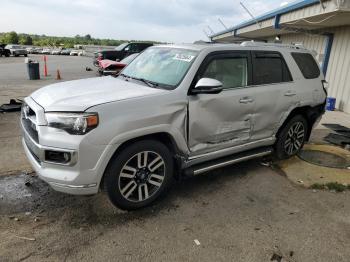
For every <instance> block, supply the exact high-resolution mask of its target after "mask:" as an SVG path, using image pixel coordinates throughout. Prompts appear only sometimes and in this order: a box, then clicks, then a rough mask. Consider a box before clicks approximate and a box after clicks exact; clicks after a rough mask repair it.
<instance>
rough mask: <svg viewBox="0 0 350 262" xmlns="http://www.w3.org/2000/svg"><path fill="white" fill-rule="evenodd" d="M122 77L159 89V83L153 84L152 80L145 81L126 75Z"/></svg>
mask: <svg viewBox="0 0 350 262" xmlns="http://www.w3.org/2000/svg"><path fill="white" fill-rule="evenodd" d="M120 76H122V77H124V78H131V79H134V80H137V81H140V82H142V83H144V84H146V85H147V86H149V87H153V88H158V87H159V84H158V83H156V82H153V81H150V80H146V79H144V78H140V77H134V76H128V75H126V74H120ZM126 80H127V79H126Z"/></svg>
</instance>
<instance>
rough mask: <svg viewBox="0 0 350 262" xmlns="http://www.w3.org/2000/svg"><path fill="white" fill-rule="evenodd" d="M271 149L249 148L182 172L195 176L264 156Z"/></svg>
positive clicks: (270, 151)
mask: <svg viewBox="0 0 350 262" xmlns="http://www.w3.org/2000/svg"><path fill="white" fill-rule="evenodd" d="M272 151H273V149H272V147H262V148H257V149H253V150H249V151H246V152H241V153H237V154H234V155H230V156H226V157H222V158H219V159H215V160H212V161H208V162H205V163H202V164H197V165H194V166H191V167H189V168H187V169H185V170H184V174H185V175H194V176H196V175H199V174H202V173H205V172H208V171H211V170H214V169H217V168H220V167H224V166H228V165H232V164H236V163H239V162H243V161H246V160H249V159H253V158H258V157H262V156H266V155H269V154H271V153H272Z"/></svg>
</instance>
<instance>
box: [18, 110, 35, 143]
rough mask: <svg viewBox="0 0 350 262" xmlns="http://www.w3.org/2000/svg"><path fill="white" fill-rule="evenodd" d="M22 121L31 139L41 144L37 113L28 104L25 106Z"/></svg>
mask: <svg viewBox="0 0 350 262" xmlns="http://www.w3.org/2000/svg"><path fill="white" fill-rule="evenodd" d="M21 121H22V125H23V128H24V129H25V130H26V131H27V133H28V134H29V135H30V137H31V138H32V139H33V140H34V141H35V142H36V143H39V136H38V131H37V130H36V113H35V112H34V111H33V109H31V108H30V107H29V106H28V105H27V104H23V106H22V113H21Z"/></svg>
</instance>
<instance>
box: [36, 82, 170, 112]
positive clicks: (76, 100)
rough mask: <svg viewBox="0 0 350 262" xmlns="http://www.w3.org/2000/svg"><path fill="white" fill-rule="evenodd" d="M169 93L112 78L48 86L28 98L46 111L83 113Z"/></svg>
mask: <svg viewBox="0 0 350 262" xmlns="http://www.w3.org/2000/svg"><path fill="white" fill-rule="evenodd" d="M164 92H168V91H167V90H163V89H155V88H151V87H148V86H144V85H143V84H136V83H134V82H128V81H124V80H121V79H118V78H114V77H111V76H108V77H95V78H87V79H82V80H74V81H68V82H61V83H57V84H53V85H48V86H46V87H43V88H41V89H39V90H37V91H35V92H34V93H33V94H32V95H31V98H32V99H33V100H34V101H35V102H37V103H38V104H39V105H41V106H42V107H43V108H44V109H45V111H74V112H82V111H85V110H86V109H88V108H89V107H92V106H95V105H99V104H103V103H108V102H113V101H120V100H126V99H133V98H139V97H144V96H152V95H157V94H162V93H164Z"/></svg>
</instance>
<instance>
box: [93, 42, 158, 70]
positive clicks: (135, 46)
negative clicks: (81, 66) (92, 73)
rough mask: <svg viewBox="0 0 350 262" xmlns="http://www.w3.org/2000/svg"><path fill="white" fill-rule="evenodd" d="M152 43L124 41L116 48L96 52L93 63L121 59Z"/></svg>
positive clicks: (96, 64)
mask: <svg viewBox="0 0 350 262" xmlns="http://www.w3.org/2000/svg"><path fill="white" fill-rule="evenodd" d="M152 45H153V44H152V43H123V44H121V45H119V46H117V47H116V48H115V49H114V50H101V51H98V52H96V53H95V57H94V60H93V64H94V66H98V65H99V63H98V62H99V61H100V60H104V59H109V60H113V61H120V60H122V59H123V58H125V57H127V56H129V55H131V54H134V53H140V52H142V51H143V50H145V49H146V48H147V47H150V46H152Z"/></svg>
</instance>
